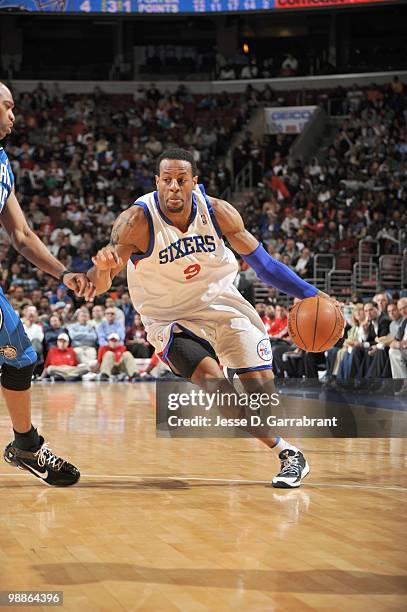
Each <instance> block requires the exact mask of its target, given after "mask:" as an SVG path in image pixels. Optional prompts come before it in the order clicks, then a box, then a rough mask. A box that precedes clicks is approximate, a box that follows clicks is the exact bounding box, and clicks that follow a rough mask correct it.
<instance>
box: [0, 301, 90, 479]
mask: <svg viewBox="0 0 407 612" xmlns="http://www.w3.org/2000/svg"><path fill="white" fill-rule="evenodd" d="M0 355H1V357H0V365H1V380H0V382H1V387H2V392H3V397H4V400H5V403H6V406H7V409H8V412H9V414H10V418H11V422H12V424H13V429H14V440H13V442H10V444H8V445H7V447H6V449H5V451H4V459H5V461H6V462H7V463H10V464H11V465H14V466H15V467H18V468H19V469H22V470H25V471H27V472H30V473H31V474H33V475H34V476H36V477H37V478H40V479H41V480H43V481H44V482H45V483H47V484H49V485H54V486H68V485H72V484H75V483H76V482H77V481H78V480H79V477H80V473H79V470H78V469H77V468H76V467H74V466H73V465H71V464H70V463H68V462H67V461H65V459H62V458H61V457H58V456H57V455H55V454H54V453H53V452H52V451H51V449H50V448H49V447H48V445H47V444H46V443H45V441H44V438H43V437H42V436H40V435H39V434H38V432H37V430H36V429H35V427H33V425H32V424H31V391H30V387H31V378H32V373H33V370H34V365H35V362H36V360H37V355H36V353H35V351H34V349H33V348H32V346H31V343H30V341H29V339H28V337H27V335H26V333H25V331H24V328H23V325H22V323H21V321H20V319H19V317H18V316H17V314H16V313H15V312H14V310H13V308H12V307H11V306H10V304H9V303H8V301H7V300H6V298H5V296H4V294H3V293H2V292H1V291H0Z"/></svg>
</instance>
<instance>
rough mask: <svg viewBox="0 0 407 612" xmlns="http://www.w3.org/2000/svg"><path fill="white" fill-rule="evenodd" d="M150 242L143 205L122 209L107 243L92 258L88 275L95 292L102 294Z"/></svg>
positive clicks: (145, 249) (143, 251)
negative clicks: (129, 261) (132, 256)
mask: <svg viewBox="0 0 407 612" xmlns="http://www.w3.org/2000/svg"><path fill="white" fill-rule="evenodd" d="M148 244H149V226H148V222H147V219H146V216H145V214H144V210H143V208H141V207H140V206H133V207H132V208H129V209H128V210H125V211H124V212H122V213H121V214H120V215H119V216H118V217H117V219H116V221H115V222H114V224H113V228H112V233H111V236H110V242H109V244H107V245H106V246H105V247H103V248H102V249H100V250H99V251H98V252H97V254H96V255H95V257H92V261H93V264H94V265H93V267H92V268H90V269H89V270H88V272H87V276H88V278H89V279H90V281H91V282H92V283H93V285H94V286H95V287H96V294H97V295H99V294H100V293H105V291H108V290H109V289H110V287H111V286H112V281H113V279H114V277H115V276H117V274H119V272H120V271H121V270H123V268H124V267H125V266H126V265H127V262H128V260H129V259H130V256H131V255H132V254H133V253H145V251H147V249H148Z"/></svg>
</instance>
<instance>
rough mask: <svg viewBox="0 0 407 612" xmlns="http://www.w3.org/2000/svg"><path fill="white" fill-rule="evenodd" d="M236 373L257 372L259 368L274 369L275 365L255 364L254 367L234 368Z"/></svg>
mask: <svg viewBox="0 0 407 612" xmlns="http://www.w3.org/2000/svg"><path fill="white" fill-rule="evenodd" d="M233 369H234V371H235V373H236V374H245V373H246V372H257V371H258V370H272V369H273V367H272V366H271V365H270V364H268V365H261V366H254V367H253V368H237V369H235V368H233Z"/></svg>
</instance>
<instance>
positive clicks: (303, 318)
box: [288, 297, 345, 353]
mask: <svg viewBox="0 0 407 612" xmlns="http://www.w3.org/2000/svg"><path fill="white" fill-rule="evenodd" d="M344 325H345V321H344V318H343V316H342V313H341V311H340V309H339V308H338V307H337V306H335V304H333V303H332V302H331V301H330V300H327V299H326V298H320V297H310V298H306V299H305V300H301V302H298V303H297V304H295V305H294V306H293V307H292V309H291V310H290V314H289V316H288V333H289V334H290V337H291V340H292V341H293V342H294V344H296V345H297V346H298V347H299V348H301V349H303V350H304V351H308V352H310V353H322V352H323V351H326V350H327V349H330V348H332V347H333V346H334V344H336V343H337V342H338V340H339V338H341V336H342V333H343V328H344Z"/></svg>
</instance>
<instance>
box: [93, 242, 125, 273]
mask: <svg viewBox="0 0 407 612" xmlns="http://www.w3.org/2000/svg"><path fill="white" fill-rule="evenodd" d="M92 262H93V264H94V266H95V267H96V268H97V269H98V270H111V269H112V268H117V266H122V265H123V260H122V258H121V257H120V256H119V255H118V254H117V253H116V251H115V249H114V247H112V246H111V245H110V244H108V245H107V246H105V247H103V249H100V250H99V251H98V252H97V253H96V255H95V256H94V257H92Z"/></svg>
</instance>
